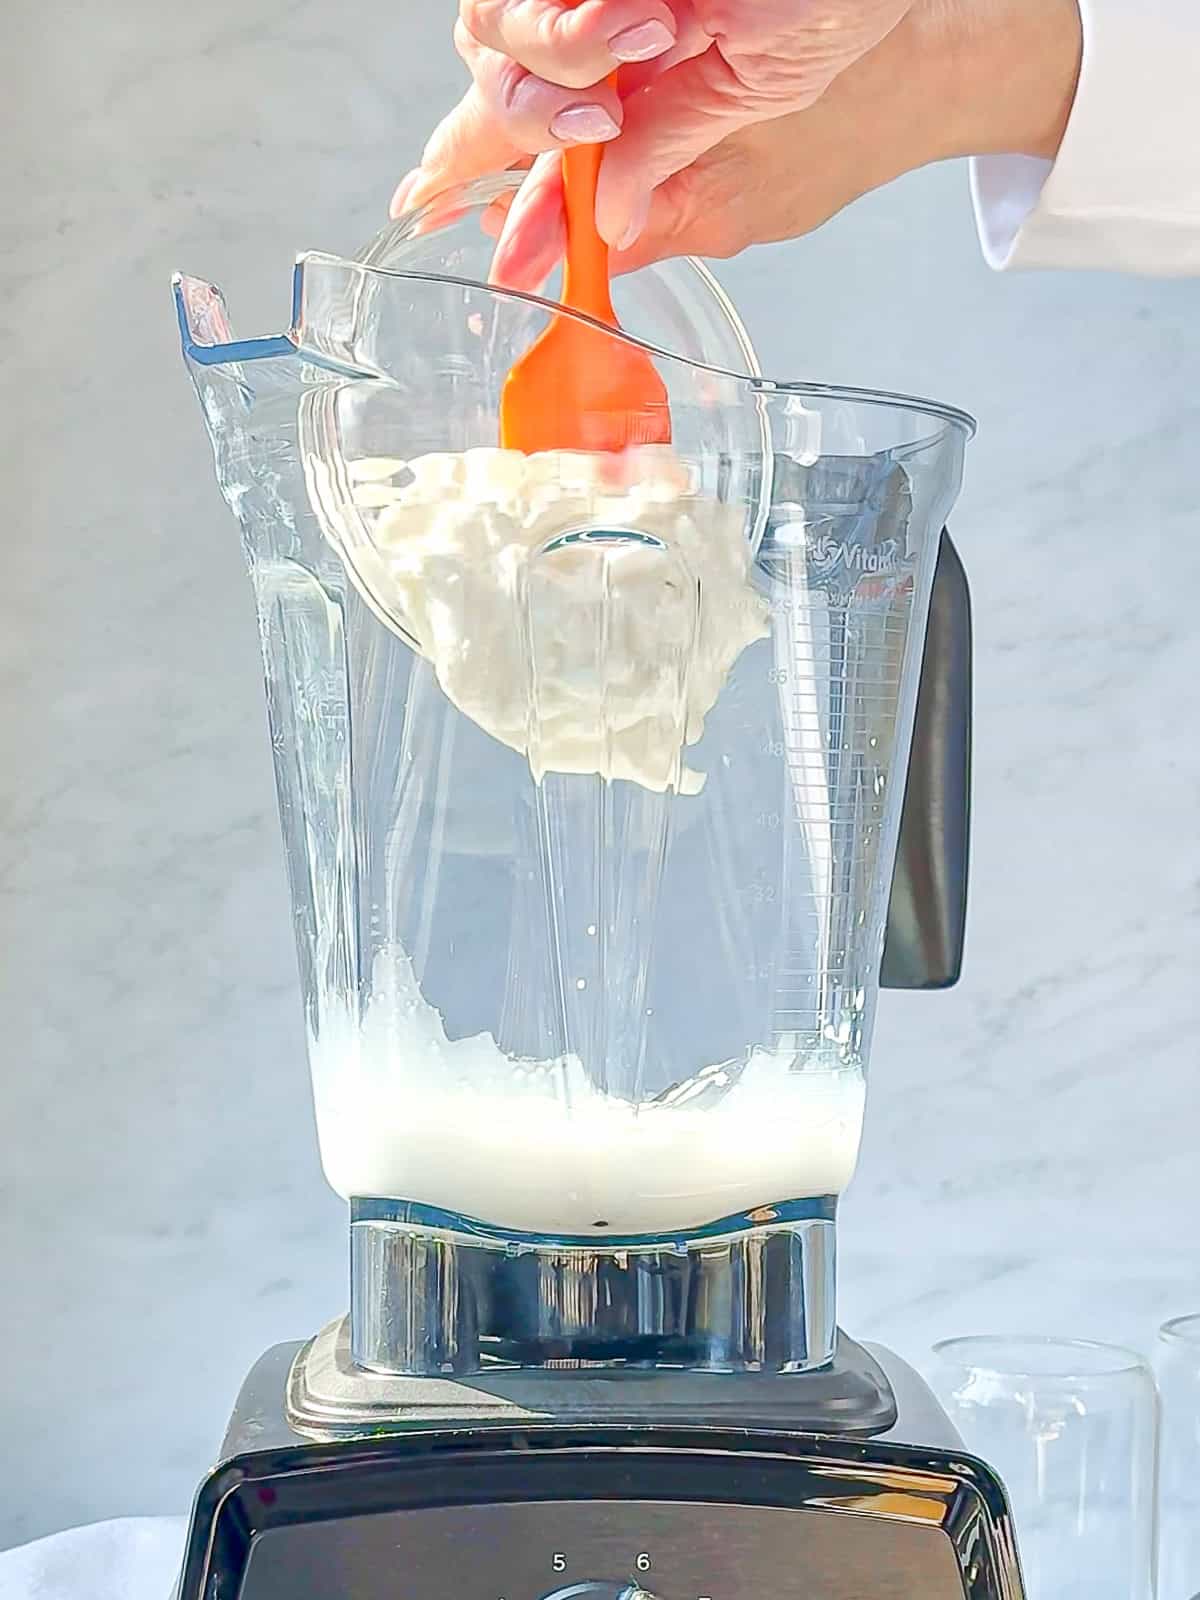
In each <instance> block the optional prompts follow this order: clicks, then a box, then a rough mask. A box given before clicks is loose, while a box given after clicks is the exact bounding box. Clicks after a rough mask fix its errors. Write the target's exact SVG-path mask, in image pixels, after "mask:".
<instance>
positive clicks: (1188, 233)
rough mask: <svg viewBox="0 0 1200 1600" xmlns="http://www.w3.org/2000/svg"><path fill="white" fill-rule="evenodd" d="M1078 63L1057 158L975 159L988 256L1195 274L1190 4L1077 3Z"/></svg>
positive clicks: (997, 263)
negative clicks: (1079, 26) (1080, 55)
mask: <svg viewBox="0 0 1200 1600" xmlns="http://www.w3.org/2000/svg"><path fill="white" fill-rule="evenodd" d="M1080 11H1081V13H1082V16H1083V61H1082V66H1081V69H1080V76H1079V87H1078V90H1077V91H1076V95H1075V103H1074V106H1073V107H1072V110H1071V116H1070V119H1069V121H1068V123H1067V131H1066V134H1065V136H1064V138H1063V142H1062V146H1061V148H1060V150H1059V152H1058V157H1057V159H1056V160H1055V161H1054V162H1053V163H1051V162H1049V161H1037V160H1034V159H1032V158H1031V157H1028V156H981V157H978V158H977V159H976V160H974V161H973V162H972V163H971V193H972V198H973V200H974V204H975V216H976V221H977V223H978V225H979V237H980V242H981V243H982V245H983V251H984V255H985V256H986V257H987V260H988V262H989V264H990V265H991V266H993V267H996V268H998V269H1003V268H1005V267H1068V268H1070V267H1096V268H1101V269H1107V270H1109V271H1114V272H1135V273H1142V274H1147V275H1162V276H1169V275H1181V276H1185V275H1188V274H1200V0H1080Z"/></svg>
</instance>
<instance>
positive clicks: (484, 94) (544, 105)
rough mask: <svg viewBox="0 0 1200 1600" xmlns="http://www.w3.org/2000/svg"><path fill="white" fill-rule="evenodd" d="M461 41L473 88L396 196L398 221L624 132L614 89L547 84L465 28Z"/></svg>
mask: <svg viewBox="0 0 1200 1600" xmlns="http://www.w3.org/2000/svg"><path fill="white" fill-rule="evenodd" d="M456 41H457V43H458V46H459V50H460V53H461V54H462V56H463V59H464V60H465V61H466V63H467V65H468V67H469V68H470V70H471V77H472V83H471V87H470V89H469V90H468V91H467V93H466V94H465V95H464V97H463V98H462V100H461V101H460V102H459V103H458V105H457V106H455V108H454V110H453V111H451V112H450V114H449V116H447V117H445V118H444V119H443V120H442V122H441V123H439V125H438V126H437V128H435V130H434V132H433V134H432V136H431V138H430V140H429V142H428V144H427V145H426V146H425V151H424V154H423V155H422V157H421V166H420V168H419V169H418V171H417V172H415V173H409V174H408V176H407V177H406V178H404V179H402V180H401V183H400V185H399V186H398V187H397V190H396V193H395V194H394V195H393V197H392V215H393V216H398V215H399V214H400V212H401V211H403V210H405V209H407V208H411V207H413V206H417V205H422V204H423V203H424V202H425V201H426V200H427V199H429V198H430V196H432V195H434V194H437V193H439V192H440V191H441V190H443V189H446V188H449V187H450V186H451V185H452V184H456V183H467V182H469V181H470V180H471V179H473V178H479V177H482V176H483V175H484V174H485V173H488V172H494V171H496V170H497V169H498V168H502V167H505V166H511V165H512V164H513V162H514V161H515V160H516V159H517V158H518V157H519V156H527V155H537V154H540V153H541V152H542V151H543V150H562V149H564V148H566V146H568V145H572V144H604V143H606V142H607V141H608V140H610V139H615V138H616V136H617V134H618V133H620V131H621V120H622V115H623V113H622V107H621V100H620V97H619V96H618V94H617V92H616V90H615V89H613V88H611V87H610V85H609V84H608V83H606V82H600V83H596V84H594V85H593V86H592V87H590V88H587V89H582V90H580V89H570V88H564V87H562V86H561V85H559V84H555V83H548V82H546V81H545V80H544V79H542V78H539V77H536V76H535V75H534V74H533V73H531V72H527V71H526V70H525V68H524V67H522V66H521V65H520V64H519V63H518V62H516V61H514V60H512V59H511V58H510V57H508V56H505V55H502V54H501V53H500V52H499V51H497V50H493V49H490V48H488V47H486V46H483V45H480V44H479V42H478V41H477V40H476V39H474V38H473V37H472V36H471V35H470V34H468V33H467V32H466V30H465V29H463V28H462V26H461V24H460V26H459V29H458V31H457V34H456Z"/></svg>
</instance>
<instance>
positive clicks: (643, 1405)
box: [239, 1317, 897, 1438]
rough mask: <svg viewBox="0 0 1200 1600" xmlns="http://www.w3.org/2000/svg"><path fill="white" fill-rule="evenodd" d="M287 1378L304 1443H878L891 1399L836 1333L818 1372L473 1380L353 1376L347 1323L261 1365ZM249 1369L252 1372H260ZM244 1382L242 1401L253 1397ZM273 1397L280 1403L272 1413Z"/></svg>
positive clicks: (527, 1375)
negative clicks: (454, 1439) (503, 1429)
mask: <svg viewBox="0 0 1200 1600" xmlns="http://www.w3.org/2000/svg"><path fill="white" fill-rule="evenodd" d="M289 1355H294V1359H292V1360H291V1363H290V1371H289V1372H288V1375H287V1387H286V1396H287V1399H286V1406H287V1421H288V1423H289V1424H290V1426H291V1428H292V1429H293V1430H295V1432H297V1433H298V1434H300V1435H301V1436H312V1435H314V1434H315V1435H318V1436H321V1437H334V1438H336V1437H345V1436H352V1435H356V1434H361V1433H362V1432H364V1431H366V1430H370V1431H375V1430H383V1431H405V1430H408V1429H411V1428H414V1427H420V1428H447V1427H449V1428H453V1427H455V1426H472V1427H478V1426H480V1425H484V1426H486V1425H489V1424H496V1425H507V1426H509V1427H511V1426H514V1425H519V1424H521V1423H522V1422H536V1421H545V1420H548V1419H553V1420H554V1421H557V1422H564V1421H565V1422H571V1421H576V1420H578V1421H590V1422H597V1421H602V1422H629V1423H638V1424H640V1423H648V1422H662V1423H680V1424H682V1423H687V1422H697V1421H703V1422H706V1423H710V1424H717V1425H720V1424H722V1423H728V1424H730V1425H735V1424H736V1425H742V1426H745V1427H765V1428H772V1429H775V1428H779V1429H787V1430H788V1431H799V1432H805V1433H823V1434H851V1435H859V1436H874V1435H878V1434H882V1433H886V1432H888V1431H889V1430H890V1429H891V1428H892V1427H893V1426H894V1424H895V1422H896V1415H897V1412H896V1397H895V1395H894V1393H893V1389H892V1385H891V1384H890V1382H889V1380H888V1377H887V1375H886V1374H885V1372H884V1370H883V1368H882V1367H881V1366H880V1364H879V1362H878V1361H876V1360H875V1358H874V1356H873V1355H871V1354H870V1352H869V1351H867V1350H866V1349H864V1347H863V1346H862V1345H859V1344H856V1343H855V1342H854V1341H853V1340H852V1339H848V1338H847V1337H846V1336H845V1334H842V1333H839V1334H838V1337H837V1345H836V1351H835V1355H834V1359H833V1361H832V1362H831V1363H830V1364H829V1365H828V1366H826V1367H824V1368H822V1369H820V1370H819V1371H816V1372H805V1373H774V1372H764V1373H753V1372H739V1373H719V1372H689V1371H684V1370H679V1371H669V1370H662V1369H660V1370H644V1371H641V1370H637V1369H628V1368H626V1369H624V1370H604V1369H599V1370H596V1369H591V1370H588V1369H584V1370H579V1369H564V1368H553V1367H551V1368H545V1369H542V1370H528V1369H522V1368H509V1369H505V1368H497V1369H495V1370H494V1371H491V1372H487V1373H476V1374H472V1375H471V1376H469V1377H453V1376H452V1377H404V1376H398V1375H395V1374H390V1373H379V1372H372V1371H368V1370H365V1369H364V1368H362V1367H359V1366H356V1365H355V1363H354V1361H353V1359H352V1356H351V1349H350V1325H349V1318H347V1317H342V1318H339V1319H338V1320H337V1321H335V1322H331V1323H330V1324H329V1325H328V1326H327V1327H325V1328H324V1329H322V1331H321V1332H320V1333H319V1334H317V1336H316V1337H315V1338H313V1339H311V1340H309V1342H308V1343H307V1344H305V1345H303V1346H301V1347H299V1350H298V1351H297V1349H296V1347H295V1346H281V1347H279V1348H278V1349H277V1350H275V1351H271V1352H268V1354H267V1355H266V1356H265V1357H264V1358H263V1362H262V1363H260V1366H262V1365H265V1364H273V1370H270V1371H268V1372H266V1373H264V1374H263V1386H264V1392H265V1393H271V1392H272V1391H273V1393H274V1395H275V1396H276V1397H277V1396H278V1393H279V1387H280V1380H279V1374H278V1370H277V1369H278V1367H279V1365H280V1364H281V1361H282V1360H283V1359H286V1358H287V1357H288V1356H289ZM256 1371H257V1369H256ZM254 1379H255V1374H251V1378H250V1379H249V1380H248V1382H247V1392H246V1393H245V1394H244V1396H243V1407H239V1410H241V1409H244V1404H245V1401H246V1400H248V1399H250V1391H252V1389H253V1388H256V1387H259V1386H258V1385H256V1384H255V1382H254ZM277 1403H278V1402H277V1399H276V1404H277Z"/></svg>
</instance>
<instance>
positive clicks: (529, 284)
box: [490, 151, 567, 294]
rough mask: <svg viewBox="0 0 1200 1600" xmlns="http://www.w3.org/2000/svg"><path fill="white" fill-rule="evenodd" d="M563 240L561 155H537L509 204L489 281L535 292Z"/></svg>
mask: <svg viewBox="0 0 1200 1600" xmlns="http://www.w3.org/2000/svg"><path fill="white" fill-rule="evenodd" d="M566 243H567V226H566V219H565V216H564V212H563V183H562V161H561V160H560V158H559V156H558V153H557V151H551V152H549V153H547V154H545V155H541V156H539V157H538V158H537V160H536V161H535V162H534V163H533V166H532V167H531V168H530V169H529V175H528V176H527V177H526V179H525V182H524V183H523V184H522V185H521V187H520V189H519V190H518V191H517V194H516V197H515V198H514V199H513V201H512V204H511V205H510V206H509V207H508V214H507V216H506V217H505V218H504V221H503V224H502V226H501V228H500V236H499V239H498V241H497V244H496V253H495V255H494V256H493V258H492V270H491V275H490V281H491V282H492V283H493V284H495V285H497V287H499V288H504V289H523V290H525V291H526V292H528V293H530V294H536V293H537V291H538V290H539V289H540V288H541V287H542V285H543V284H544V283H545V281H546V279H547V278H548V277H549V276H550V274H551V272H553V270H554V268H555V267H556V266H557V265H558V263H559V261H560V260H561V259H562V255H563V251H564V250H565V249H566Z"/></svg>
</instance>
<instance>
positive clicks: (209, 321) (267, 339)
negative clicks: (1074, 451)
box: [172, 250, 977, 460]
mask: <svg viewBox="0 0 1200 1600" xmlns="http://www.w3.org/2000/svg"><path fill="white" fill-rule="evenodd" d="M689 264H691V265H694V266H695V267H696V268H698V269H699V270H701V271H703V272H704V275H705V278H706V279H707V280H708V281H710V282H712V283H713V284H714V286H716V280H715V279H713V278H712V275H711V274H710V273H708V271H707V269H706V268H704V266H703V263H701V262H698V261H697V262H690V263H689ZM315 268H320V269H322V270H326V269H331V268H332V269H336V270H339V271H347V272H353V273H359V274H362V275H364V277H372V276H374V277H379V278H397V279H407V280H410V281H413V282H422V283H430V284H445V285H447V286H450V287H453V286H456V285H460V284H461V285H462V286H464V287H467V288H472V289H476V290H478V291H480V292H482V293H487V294H489V295H494V296H496V297H497V298H499V299H504V300H510V301H514V302H520V303H522V304H525V305H528V306H532V307H535V308H537V309H540V310H544V311H547V312H551V313H553V314H554V315H555V316H565V317H571V318H573V319H574V320H576V321H579V322H584V323H587V324H589V325H590V326H592V327H595V328H598V329H600V330H601V331H602V332H604V333H605V334H607V335H608V336H609V337H610V338H613V339H616V340H619V341H623V342H627V343H629V344H633V345H637V346H638V348H639V349H642V350H645V351H646V352H647V354H649V355H651V356H656V357H658V358H659V359H661V360H664V361H673V362H680V363H682V364H683V365H685V366H687V367H690V368H693V369H695V370H696V371H698V372H708V373H711V374H712V375H713V376H714V377H717V378H724V379H729V380H734V381H738V382H741V383H743V384H745V386H746V388H747V391H748V392H749V393H752V394H755V395H757V396H761V397H762V399H763V400H765V401H767V402H768V403H769V402H770V401H771V400H772V399H774V398H780V399H783V398H786V397H788V396H792V397H795V398H796V399H800V400H803V399H804V398H805V397H808V398H811V399H814V400H833V401H843V402H845V403H846V404H848V405H864V406H869V407H872V408H879V409H886V408H895V409H898V410H904V411H909V412H913V413H915V414H918V415H923V416H928V417H929V418H930V419H934V418H936V419H938V420H939V421H940V422H942V423H943V424H945V425H947V426H953V427H958V428H961V429H962V430H963V432H964V434H965V437H966V438H967V439H968V440H969V439H972V438H974V436H975V432H976V427H977V424H976V421H975V418H974V417H973V416H971V414H970V413H969V412H967V411H963V410H962V409H961V408H959V407H957V406H951V405H947V404H945V403H944V402H942V401H939V400H930V399H928V398H926V397H924V396H920V395H912V394H905V393H902V392H900V391H898V390H888V389H865V388H858V387H855V386H853V385H847V384H831V383H819V382H815V381H810V380H792V379H786V378H773V377H770V376H768V375H765V374H762V373H761V372H759V371H758V370H757V366H756V364H755V366H756V370H754V371H752V372H739V371H736V370H734V369H733V368H729V367H723V366H719V365H717V364H715V363H713V362H707V361H701V360H696V359H694V358H692V357H690V356H684V355H680V354H678V353H677V352H675V351H672V350H668V349H666V348H664V347H663V346H661V345H658V344H655V343H653V342H652V341H650V340H646V339H642V338H639V337H638V336H637V335H636V334H633V333H630V332H629V331H628V330H627V329H620V330H616V329H613V328H610V327H608V326H607V325H606V324H604V323H600V322H596V321H595V320H594V319H593V318H591V317H587V316H584V315H583V314H582V313H581V312H577V311H572V310H570V309H568V308H567V307H565V306H562V305H560V304H559V303H558V301H556V300H549V299H546V298H545V297H544V296H542V295H537V294H530V293H528V292H527V291H525V290H520V289H505V288H499V287H497V286H495V285H493V284H487V283H482V282H480V281H479V280H477V279H474V278H469V277H460V276H458V275H456V274H453V273H438V272H410V271H405V270H403V269H400V268H396V267H384V266H377V265H375V264H373V263H370V262H366V261H356V260H354V259H353V258H350V257H346V256H338V255H333V254H329V253H327V252H324V251H316V250H310V251H304V252H302V253H301V254H300V255H298V256H297V257H296V261H295V264H294V266H293V269H292V308H291V320H290V323H289V326H288V329H287V331H286V332H284V333H277V334H266V335H261V336H259V337H257V338H249V339H235V338H234V336H233V333H232V331H231V329H230V326H229V323H228V320H227V317H226V301H225V297H224V294H223V293H222V291H221V290H220V289H219V288H218V287H217V286H216V285H215V284H212V283H209V282H207V281H206V280H205V279H202V278H195V277H191V276H189V275H187V274H184V273H179V272H177V273H175V274H174V276H173V278H172V288H173V291H174V295H175V303H176V313H177V317H178V321H179V329H180V335H181V340H182V345H183V352H184V355H185V357H186V358H187V359H188V361H191V362H195V363H196V364H197V365H199V366H205V367H212V366H221V365H224V364H226V363H230V364H237V363H242V362H254V361H265V360H279V359H281V358H282V359H289V358H290V359H299V360H302V361H304V362H306V363H308V364H309V365H312V366H316V367H320V368H323V369H324V370H326V371H328V372H329V373H330V375H331V377H334V378H343V379H358V380H373V381H376V382H380V383H387V382H388V381H389V380H388V376H387V373H386V372H385V371H383V370H381V369H379V368H378V367H374V366H372V365H370V364H369V363H365V362H362V361H352V360H344V359H338V358H336V357H334V356H332V355H331V354H330V353H329V352H328V351H326V350H323V349H321V348H319V347H314V346H312V345H311V344H310V343H309V342H308V341H307V340H306V339H305V337H304V334H305V331H306V324H307V320H308V319H307V317H306V302H307V296H306V287H307V283H308V279H309V277H310V275H311V273H312V271H313V269H315ZM716 287H717V289H718V293H720V295H721V297H722V299H724V298H725V296H724V292H723V291H721V290H720V289H719V286H716ZM937 436H938V435H937V430H935V431H933V432H931V433H928V434H922V435H920V436H919V437H917V438H914V439H912V440H911V441H908V442H907V443H905V444H898V445H895V446H893V447H891V450H890V451H889V453H890V454H891V455H892V456H893V459H896V460H901V459H903V458H904V456H906V455H909V454H912V453H916V452H918V451H922V450H927V449H928V448H929V447H930V445H931V444H933V443H934V441H935V440H936V438H937Z"/></svg>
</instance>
